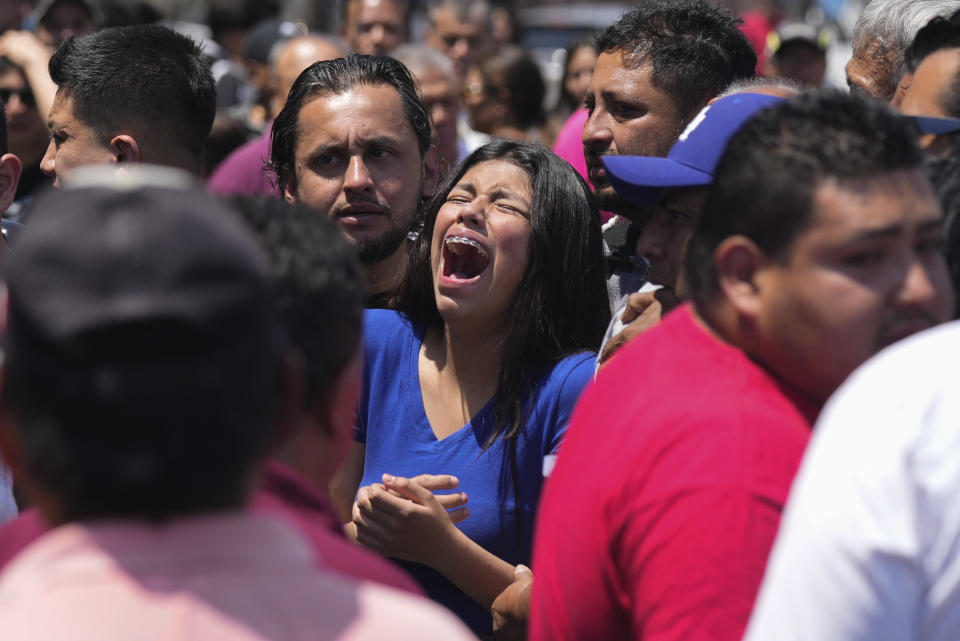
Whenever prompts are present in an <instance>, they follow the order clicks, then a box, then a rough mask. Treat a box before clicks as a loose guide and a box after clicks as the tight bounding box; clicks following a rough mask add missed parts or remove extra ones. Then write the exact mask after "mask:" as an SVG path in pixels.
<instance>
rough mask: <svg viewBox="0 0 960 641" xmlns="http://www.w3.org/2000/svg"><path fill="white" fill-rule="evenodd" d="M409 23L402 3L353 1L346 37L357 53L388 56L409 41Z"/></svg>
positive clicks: (388, 0)
mask: <svg viewBox="0 0 960 641" xmlns="http://www.w3.org/2000/svg"><path fill="white" fill-rule="evenodd" d="M406 20H407V7H406V4H405V3H404V2H403V1H402V0H352V1H351V2H350V4H349V6H348V9H347V23H346V25H345V28H344V35H345V37H346V39H347V43H348V44H349V45H350V48H351V49H352V50H353V52H354V53H362V54H365V55H368V56H385V55H387V54H389V53H390V52H391V51H393V49H394V48H396V47H397V46H399V45H401V44H403V43H404V42H406V41H407V23H406Z"/></svg>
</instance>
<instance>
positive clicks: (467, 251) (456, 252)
mask: <svg viewBox="0 0 960 641" xmlns="http://www.w3.org/2000/svg"><path fill="white" fill-rule="evenodd" d="M489 265H490V256H489V255H488V254H487V251H486V250H485V249H484V248H483V247H482V246H481V245H480V243H478V242H477V241H475V240H472V239H470V238H466V237H465V236H448V237H447V238H444V239H443V276H445V277H446V278H450V279H453V280H461V281H466V280H473V279H474V278H477V277H479V276H480V274H482V273H483V272H484V270H485V269H486V268H487V267H488V266H489Z"/></svg>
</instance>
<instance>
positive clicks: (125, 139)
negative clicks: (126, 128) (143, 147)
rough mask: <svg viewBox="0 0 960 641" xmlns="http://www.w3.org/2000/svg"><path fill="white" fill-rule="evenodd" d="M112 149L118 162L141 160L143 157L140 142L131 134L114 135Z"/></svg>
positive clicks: (111, 143)
mask: <svg viewBox="0 0 960 641" xmlns="http://www.w3.org/2000/svg"><path fill="white" fill-rule="evenodd" d="M110 149H111V150H112V151H113V155H114V157H115V158H116V159H117V162H140V161H141V160H142V158H143V156H142V155H141V152H140V144H139V143H138V142H137V141H136V139H135V138H134V137H133V136H131V135H129V134H120V135H119V136H114V138H113V140H111V141H110Z"/></svg>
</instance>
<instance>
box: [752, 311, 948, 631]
mask: <svg viewBox="0 0 960 641" xmlns="http://www.w3.org/2000/svg"><path fill="white" fill-rule="evenodd" d="M957 353H960V324H958V323H956V322H954V323H950V324H949V325H945V326H942V327H940V328H936V329H931V330H929V331H927V332H924V333H922V334H919V335H917V336H915V337H912V338H910V339H908V340H905V341H903V342H902V343H899V344H897V345H894V346H892V347H890V348H889V349H887V350H886V351H884V352H882V353H881V354H879V355H878V356H876V357H875V358H874V359H872V360H870V361H868V362H867V363H866V364H865V365H864V366H863V367H861V368H860V369H859V370H858V371H857V372H855V373H854V375H853V376H852V377H851V378H850V379H849V380H848V381H847V382H846V383H845V384H844V385H843V386H842V387H841V388H840V389H839V390H838V391H837V393H836V394H835V395H834V396H833V398H832V399H831V400H830V402H829V403H828V404H827V406H826V408H825V409H824V411H823V414H822V415H821V417H820V420H819V422H818V423H817V426H816V429H815V430H814V437H813V440H812V441H811V445H810V447H809V449H808V450H807V453H806V457H805V458H804V461H803V464H802V466H801V468H800V473H799V475H798V476H797V479H796V481H795V482H794V486H793V490H792V493H791V497H790V501H789V502H788V504H787V510H786V516H785V517H784V520H783V521H782V523H781V526H780V533H779V535H778V537H777V541H776V544H775V546H774V550H773V554H772V557H771V561H770V564H769V565H768V566H767V573H766V576H765V579H764V583H763V587H762V588H761V592H760V596H759V598H758V600H757V605H756V609H755V610H754V613H753V618H752V620H751V622H750V626H749V628H748V631H747V635H746V637H745V639H746V641H786V640H790V641H800V640H811V641H812V640H814V639H816V640H817V641H822V640H827V639H829V640H830V641H854V640H858V641H859V640H863V641H866V640H868V639H869V640H870V641H894V640H897V641H901V640H903V641H906V640H907V639H910V640H917V641H919V640H923V641H954V640H956V639H958V638H960V494H958V492H957V488H960V378H958V377H957V376H956V359H955V355H956V354H957Z"/></svg>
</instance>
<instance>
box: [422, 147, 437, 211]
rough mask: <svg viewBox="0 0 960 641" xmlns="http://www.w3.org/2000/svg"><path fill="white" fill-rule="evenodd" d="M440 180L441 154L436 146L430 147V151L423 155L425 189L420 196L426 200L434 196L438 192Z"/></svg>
mask: <svg viewBox="0 0 960 641" xmlns="http://www.w3.org/2000/svg"><path fill="white" fill-rule="evenodd" d="M439 180H440V152H439V151H437V146H436V145H435V144H431V145H430V149H428V150H427V153H425V154H424V155H423V189H421V191H420V195H421V196H423V197H424V198H430V197H431V196H433V192H435V191H436V190H437V183H438V182H439Z"/></svg>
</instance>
